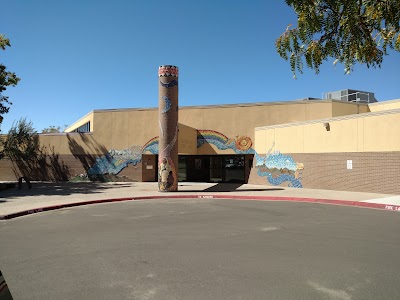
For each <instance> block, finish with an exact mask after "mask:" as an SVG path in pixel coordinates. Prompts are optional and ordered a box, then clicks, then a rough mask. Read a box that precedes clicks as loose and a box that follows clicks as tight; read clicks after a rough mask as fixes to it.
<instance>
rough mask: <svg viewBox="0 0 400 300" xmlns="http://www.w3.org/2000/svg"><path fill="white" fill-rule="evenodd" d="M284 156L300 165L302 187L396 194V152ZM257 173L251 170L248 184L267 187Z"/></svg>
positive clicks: (399, 190)
mask: <svg viewBox="0 0 400 300" xmlns="http://www.w3.org/2000/svg"><path fill="white" fill-rule="evenodd" d="M285 154H286V155H290V156H292V158H293V160H294V161H295V162H297V163H303V164H304V170H302V174H301V178H302V179H301V183H302V185H303V187H304V188H314V189H328V190H342V191H357V192H371V193H386V194H400V152H364V153H356V152H347V153H302V154H298V153H296V154H287V153H285ZM347 160H352V161H353V169H352V170H347ZM257 170H258V169H257V168H256V167H253V169H252V171H251V174H250V179H249V183H252V184H267V185H268V184H269V183H268V181H267V179H266V178H265V177H260V176H258V175H257ZM282 186H288V182H284V183H282Z"/></svg>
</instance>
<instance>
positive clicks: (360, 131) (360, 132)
mask: <svg viewBox="0 0 400 300" xmlns="http://www.w3.org/2000/svg"><path fill="white" fill-rule="evenodd" d="M364 119H365V118H359V119H357V151H358V152H364Z"/></svg>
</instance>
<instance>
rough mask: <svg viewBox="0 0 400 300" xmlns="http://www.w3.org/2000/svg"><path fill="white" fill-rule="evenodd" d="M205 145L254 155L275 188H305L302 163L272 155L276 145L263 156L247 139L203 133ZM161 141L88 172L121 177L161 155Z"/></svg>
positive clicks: (110, 157) (115, 153)
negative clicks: (145, 156)
mask: <svg viewBox="0 0 400 300" xmlns="http://www.w3.org/2000/svg"><path fill="white" fill-rule="evenodd" d="M204 144H211V145H214V146H216V147H217V148H218V149H219V150H228V149H231V150H233V151H234V152H235V153H236V154H254V155H255V160H256V164H255V167H256V168H257V169H258V170H257V175H258V176H260V177H266V179H267V182H268V183H269V184H272V185H281V184H283V183H285V182H288V186H289V187H294V188H302V187H303V185H302V183H301V171H302V170H303V168H304V165H303V164H302V163H296V162H295V161H294V160H293V158H292V157H291V156H290V155H285V154H282V153H280V152H279V151H275V152H273V153H271V150H272V148H273V146H274V145H272V147H271V148H270V149H269V151H268V153H267V154H266V155H259V154H258V153H256V151H255V150H254V149H253V148H252V144H253V143H252V141H251V139H250V138H249V137H247V136H237V137H236V139H231V138H228V137H227V136H226V135H224V134H222V133H220V132H218V131H214V130H199V131H198V135H197V148H200V147H202V146H203V145H204ZM158 151H159V149H158V137H154V138H152V139H150V140H149V141H148V142H147V143H146V144H145V145H144V146H143V147H141V146H133V147H131V148H128V149H124V150H114V149H112V150H110V151H109V152H108V153H107V154H105V155H103V156H101V157H99V158H97V159H96V162H95V164H94V165H93V166H92V167H91V168H90V169H89V170H88V171H87V174H88V175H104V174H114V175H118V174H119V173H120V172H121V171H122V170H123V169H124V168H126V167H127V166H128V165H129V164H131V165H137V164H138V163H140V162H141V160H142V155H143V154H145V153H151V154H158Z"/></svg>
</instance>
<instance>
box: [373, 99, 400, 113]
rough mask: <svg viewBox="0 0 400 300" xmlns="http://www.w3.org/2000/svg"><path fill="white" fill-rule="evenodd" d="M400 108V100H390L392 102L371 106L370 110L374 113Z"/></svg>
mask: <svg viewBox="0 0 400 300" xmlns="http://www.w3.org/2000/svg"><path fill="white" fill-rule="evenodd" d="M398 108H400V99H397V100H390V101H382V102H378V103H374V104H370V105H369V109H370V110H371V111H372V112H376V111H383V110H389V109H398Z"/></svg>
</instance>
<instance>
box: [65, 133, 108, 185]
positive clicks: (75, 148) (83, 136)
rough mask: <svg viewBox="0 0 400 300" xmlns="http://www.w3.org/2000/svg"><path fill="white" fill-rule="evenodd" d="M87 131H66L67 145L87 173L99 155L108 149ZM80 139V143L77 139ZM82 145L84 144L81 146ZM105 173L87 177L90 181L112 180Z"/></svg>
mask: <svg viewBox="0 0 400 300" xmlns="http://www.w3.org/2000/svg"><path fill="white" fill-rule="evenodd" d="M89 137H91V134H87V133H81V132H76V133H67V139H68V147H69V150H70V152H71V153H72V154H73V156H74V157H75V158H76V159H78V160H79V161H80V163H81V165H82V167H83V168H84V169H85V172H86V173H87V172H88V170H89V169H90V168H91V167H93V165H94V164H95V163H96V159H97V158H98V157H100V156H101V155H105V154H106V153H107V152H108V150H107V148H106V147H105V146H104V145H101V144H100V143H98V142H97V141H95V140H94V139H93V138H89ZM77 139H78V140H79V139H80V140H81V142H82V144H81V143H79V142H78V141H77ZM82 145H85V146H86V149H85V147H83V146H82ZM108 177H109V176H108V175H107V174H99V175H92V176H90V177H89V179H90V180H92V181H101V182H106V181H112V180H110V178H108Z"/></svg>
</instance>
